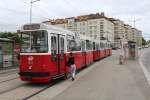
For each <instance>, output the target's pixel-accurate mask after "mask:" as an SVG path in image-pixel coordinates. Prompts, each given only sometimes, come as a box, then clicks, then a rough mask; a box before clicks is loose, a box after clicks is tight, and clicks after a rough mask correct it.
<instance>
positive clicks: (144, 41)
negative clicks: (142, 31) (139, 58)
mask: <svg viewBox="0 0 150 100" xmlns="http://www.w3.org/2000/svg"><path fill="white" fill-rule="evenodd" d="M142 45H146V40H145V39H144V38H143V37H142Z"/></svg>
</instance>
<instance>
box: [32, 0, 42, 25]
mask: <svg viewBox="0 0 150 100" xmlns="http://www.w3.org/2000/svg"><path fill="white" fill-rule="evenodd" d="M37 1H40V0H35V1H32V0H31V2H30V24H31V23H32V4H33V3H35V2H37Z"/></svg>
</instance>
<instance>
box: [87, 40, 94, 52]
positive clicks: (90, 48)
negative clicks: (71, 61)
mask: <svg viewBox="0 0 150 100" xmlns="http://www.w3.org/2000/svg"><path fill="white" fill-rule="evenodd" d="M92 48H93V46H92V42H91V41H89V40H86V50H92Z"/></svg>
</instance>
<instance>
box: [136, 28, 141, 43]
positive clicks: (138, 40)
mask: <svg viewBox="0 0 150 100" xmlns="http://www.w3.org/2000/svg"><path fill="white" fill-rule="evenodd" d="M137 45H138V46H142V31H140V30H138V31H137Z"/></svg>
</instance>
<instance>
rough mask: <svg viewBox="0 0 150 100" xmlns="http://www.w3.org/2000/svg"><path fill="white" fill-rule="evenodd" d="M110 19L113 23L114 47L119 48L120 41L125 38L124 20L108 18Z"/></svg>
mask: <svg viewBox="0 0 150 100" xmlns="http://www.w3.org/2000/svg"><path fill="white" fill-rule="evenodd" d="M110 20H111V21H112V22H113V23H114V47H117V48H121V45H122V43H121V42H122V41H124V40H125V39H126V38H125V34H126V32H125V27H124V22H123V21H121V20H119V19H114V18H110Z"/></svg>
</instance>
